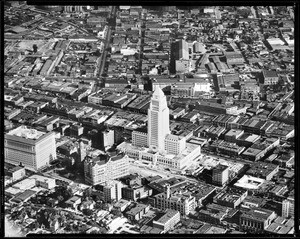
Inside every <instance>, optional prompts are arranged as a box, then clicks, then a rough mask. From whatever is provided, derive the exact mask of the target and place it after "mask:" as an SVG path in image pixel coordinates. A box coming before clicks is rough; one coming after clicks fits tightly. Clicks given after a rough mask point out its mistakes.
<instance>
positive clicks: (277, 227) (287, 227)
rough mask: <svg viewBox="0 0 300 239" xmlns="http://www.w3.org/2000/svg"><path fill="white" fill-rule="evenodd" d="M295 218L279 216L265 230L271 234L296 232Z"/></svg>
mask: <svg viewBox="0 0 300 239" xmlns="http://www.w3.org/2000/svg"><path fill="white" fill-rule="evenodd" d="M294 223H295V221H294V219H293V218H290V219H286V218H283V217H277V218H276V219H275V220H274V222H272V223H271V224H270V225H269V226H268V227H267V228H266V229H265V232H267V233H270V234H292V233H294Z"/></svg>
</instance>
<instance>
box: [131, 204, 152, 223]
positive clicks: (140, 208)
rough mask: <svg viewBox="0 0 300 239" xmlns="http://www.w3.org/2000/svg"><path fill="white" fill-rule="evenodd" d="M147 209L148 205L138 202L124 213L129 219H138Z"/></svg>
mask: <svg viewBox="0 0 300 239" xmlns="http://www.w3.org/2000/svg"><path fill="white" fill-rule="evenodd" d="M149 209H150V205H145V204H141V203H138V204H137V205H136V206H135V207H134V208H132V209H130V210H129V211H128V212H126V215H127V217H128V218H129V219H130V220H135V221H138V220H140V219H141V218H142V216H143V215H144V214H146V213H147V212H148V211H149Z"/></svg>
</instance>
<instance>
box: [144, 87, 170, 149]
mask: <svg viewBox="0 0 300 239" xmlns="http://www.w3.org/2000/svg"><path fill="white" fill-rule="evenodd" d="M169 133H170V126H169V108H168V106H167V99H166V96H165V94H164V92H163V91H162V90H161V89H160V88H159V87H158V88H156V90H155V91H154V93H153V95H152V98H151V101H150V108H149V109H148V142H149V148H150V150H153V151H155V152H157V151H163V150H164V148H163V147H164V140H165V137H166V136H167V134H169Z"/></svg>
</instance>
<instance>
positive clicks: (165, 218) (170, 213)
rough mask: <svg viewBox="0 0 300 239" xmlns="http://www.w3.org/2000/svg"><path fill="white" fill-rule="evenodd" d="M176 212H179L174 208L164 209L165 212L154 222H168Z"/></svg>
mask: <svg viewBox="0 0 300 239" xmlns="http://www.w3.org/2000/svg"><path fill="white" fill-rule="evenodd" d="M178 213H179V212H178V211H176V210H171V209H168V210H166V213H165V214H164V215H163V216H162V217H160V218H159V219H158V220H157V221H155V222H157V223H162V224H165V223H166V222H168V221H169V220H170V219H171V218H173V217H174V216H175V215H176V214H178ZM153 223H154V222H153Z"/></svg>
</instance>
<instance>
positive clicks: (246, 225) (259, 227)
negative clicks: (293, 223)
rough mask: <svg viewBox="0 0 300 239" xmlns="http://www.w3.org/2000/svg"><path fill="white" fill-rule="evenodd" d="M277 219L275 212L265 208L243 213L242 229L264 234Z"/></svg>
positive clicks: (241, 219) (241, 218) (241, 217)
mask: <svg viewBox="0 0 300 239" xmlns="http://www.w3.org/2000/svg"><path fill="white" fill-rule="evenodd" d="M276 217H277V215H276V213H275V212H274V211H271V210H268V209H264V208H259V209H256V208H254V209H250V210H249V211H242V214H241V216H240V227H241V228H242V229H243V230H246V231H249V232H263V231H264V230H265V229H266V228H267V227H268V226H269V225H270V224H271V223H272V221H273V220H274V219H275V218H276Z"/></svg>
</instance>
